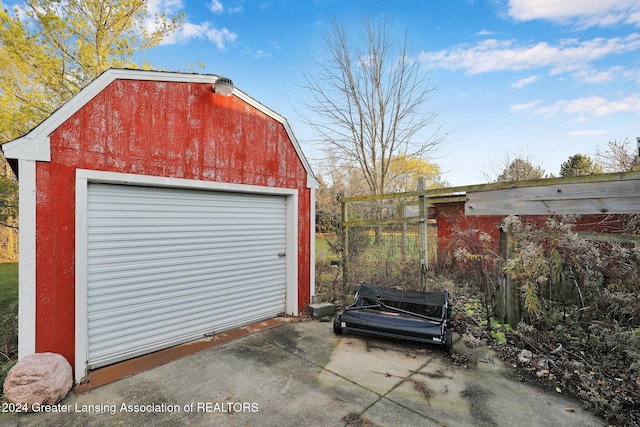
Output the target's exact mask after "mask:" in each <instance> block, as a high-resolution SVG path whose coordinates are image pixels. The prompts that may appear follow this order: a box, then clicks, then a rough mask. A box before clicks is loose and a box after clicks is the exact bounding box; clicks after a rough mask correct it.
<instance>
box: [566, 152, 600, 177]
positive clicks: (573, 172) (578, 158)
mask: <svg viewBox="0 0 640 427" xmlns="http://www.w3.org/2000/svg"><path fill="white" fill-rule="evenodd" d="M598 173H602V168H601V167H600V166H598V165H597V164H595V163H594V162H593V160H591V158H590V157H589V156H585V155H584V154H574V155H573V156H570V157H569V159H568V160H567V161H566V162H564V163H562V165H561V166H560V176H580V175H595V174H598Z"/></svg>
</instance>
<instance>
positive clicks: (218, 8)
mask: <svg viewBox="0 0 640 427" xmlns="http://www.w3.org/2000/svg"><path fill="white" fill-rule="evenodd" d="M209 10H210V11H211V12H213V13H222V12H224V6H222V2H221V1H220V0H211V3H209Z"/></svg>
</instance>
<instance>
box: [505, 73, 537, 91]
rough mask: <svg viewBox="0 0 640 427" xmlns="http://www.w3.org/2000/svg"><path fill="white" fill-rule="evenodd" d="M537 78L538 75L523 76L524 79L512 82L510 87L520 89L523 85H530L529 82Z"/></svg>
mask: <svg viewBox="0 0 640 427" xmlns="http://www.w3.org/2000/svg"><path fill="white" fill-rule="evenodd" d="M538 78H539V77H538V76H529V77H525V78H524V79H520V80H518V81H517V82H515V83H513V84H512V85H511V87H512V88H514V89H522V88H523V87H525V86H527V85H530V84H531V83H533V82H535V81H536V80H538Z"/></svg>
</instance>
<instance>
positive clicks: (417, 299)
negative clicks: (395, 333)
mask: <svg viewBox="0 0 640 427" xmlns="http://www.w3.org/2000/svg"><path fill="white" fill-rule="evenodd" d="M378 302H382V303H383V304H385V305H387V306H389V307H396V308H400V309H403V310H406V311H410V312H414V313H417V314H421V315H423V316H429V317H435V318H440V319H443V320H444V319H448V318H449V316H450V313H451V311H450V307H449V294H448V292H446V291H445V292H418V291H405V290H398V289H384V288H376V287H373V286H371V285H368V284H366V283H364V282H363V283H361V284H360V287H359V288H358V300H357V301H355V303H354V304H353V306H355V307H358V306H360V307H361V306H368V305H375V304H377V303H378ZM445 309H446V311H445Z"/></svg>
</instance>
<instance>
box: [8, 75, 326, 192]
mask: <svg viewBox="0 0 640 427" xmlns="http://www.w3.org/2000/svg"><path fill="white" fill-rule="evenodd" d="M217 78H218V76H217V75H213V74H187V73H172V72H165V71H147V70H131V69H118V68H110V69H108V70H106V71H105V72H103V73H102V74H100V75H99V76H98V77H97V78H96V79H95V80H93V81H92V82H91V83H89V84H88V85H87V86H85V87H84V88H83V89H82V90H81V91H80V92H78V93H77V94H76V95H74V96H73V98H71V99H70V100H69V101H67V102H66V103H65V104H63V105H62V106H61V107H60V108H58V109H57V110H56V111H54V112H53V114H51V115H50V116H49V117H48V118H47V119H46V120H44V121H43V122H42V123H40V124H39V125H38V126H36V127H35V128H33V129H32V130H31V131H30V132H29V133H28V134H26V135H25V136H23V137H20V138H18V139H15V140H13V141H11V142H7V143H6V144H4V145H2V151H3V152H4V155H5V157H7V158H9V159H25V160H36V161H43V162H49V161H51V147H50V141H49V135H51V133H52V132H53V131H54V130H56V129H57V128H58V127H59V126H60V125H62V123H64V122H65V121H66V120H67V119H68V118H69V117H71V116H72V115H73V114H75V113H76V112H77V111H78V110H80V109H81V108H82V107H84V106H85V105H86V104H87V103H88V102H89V101H91V100H92V99H93V98H94V97H95V96H96V95H98V94H99V93H100V92H102V91H103V90H104V89H105V88H106V87H107V86H108V85H110V84H111V83H112V82H113V81H115V80H142V81H144V80H150V81H163V82H184V83H214V82H215V81H216V79H217ZM233 94H234V95H236V96H237V97H238V98H240V99H242V100H243V101H245V102H246V103H248V104H249V105H251V106H253V107H255V108H256V109H258V110H260V111H262V112H263V113H265V114H266V115H267V116H269V117H271V118H273V119H274V120H276V121H278V122H280V123H282V125H283V126H284V128H285V131H286V132H287V135H288V136H289V139H290V140H291V143H292V144H293V146H294V148H295V150H296V153H297V154H298V156H299V157H300V160H301V161H302V163H303V165H304V168H305V170H306V171H307V186H308V187H310V188H318V186H319V182H318V180H317V179H316V178H315V175H314V174H313V172H312V170H311V166H310V165H309V162H308V161H307V158H306V157H305V156H304V154H303V152H302V149H301V148H300V144H299V143H298V140H297V139H296V138H295V136H294V135H293V132H292V131H291V128H290V126H289V123H288V122H287V120H286V119H285V118H284V117H282V116H281V115H279V114H277V113H276V112H275V111H273V110H271V109H270V108H268V107H266V106H265V105H263V104H261V103H259V102H258V101H256V100H255V99H253V98H251V97H250V96H248V95H247V94H245V93H244V92H242V91H240V90H239V89H237V88H234V89H233Z"/></svg>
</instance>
